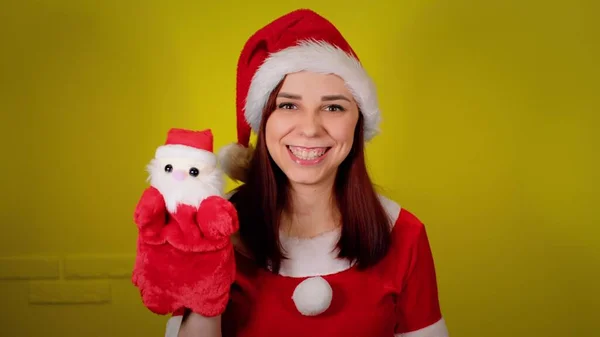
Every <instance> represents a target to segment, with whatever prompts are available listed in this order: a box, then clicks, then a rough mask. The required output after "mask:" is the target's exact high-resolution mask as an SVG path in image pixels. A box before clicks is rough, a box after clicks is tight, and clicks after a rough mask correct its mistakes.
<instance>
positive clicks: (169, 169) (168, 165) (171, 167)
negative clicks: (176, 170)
mask: <svg viewBox="0 0 600 337" xmlns="http://www.w3.org/2000/svg"><path fill="white" fill-rule="evenodd" d="M171 171H173V165H171V164H167V165H165V172H167V173H170V172H171Z"/></svg>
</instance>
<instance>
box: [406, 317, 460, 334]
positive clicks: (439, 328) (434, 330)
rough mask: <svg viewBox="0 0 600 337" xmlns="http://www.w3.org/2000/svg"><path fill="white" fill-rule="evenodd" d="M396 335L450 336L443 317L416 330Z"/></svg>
mask: <svg viewBox="0 0 600 337" xmlns="http://www.w3.org/2000/svg"><path fill="white" fill-rule="evenodd" d="M394 337H448V328H447V327H446V322H445V321H444V319H443V318H441V319H440V320H439V321H437V322H435V323H433V324H431V325H430V326H427V327H424V328H423V329H419V330H416V331H411V332H407V333H400V334H395V335H394Z"/></svg>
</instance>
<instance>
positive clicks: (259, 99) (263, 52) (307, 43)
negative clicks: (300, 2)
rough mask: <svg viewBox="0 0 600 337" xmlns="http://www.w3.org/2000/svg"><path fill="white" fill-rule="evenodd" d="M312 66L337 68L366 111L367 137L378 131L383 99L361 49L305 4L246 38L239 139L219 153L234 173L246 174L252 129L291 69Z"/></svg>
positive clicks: (239, 97) (240, 66)
mask: <svg viewBox="0 0 600 337" xmlns="http://www.w3.org/2000/svg"><path fill="white" fill-rule="evenodd" d="M299 71H312V72H318V73H326V74H336V75H338V76H339V77H341V78H342V79H343V80H344V81H345V83H346V86H347V87H348V89H349V90H350V91H351V92H352V94H353V96H354V99H355V100H356V102H357V103H358V106H359V108H360V111H361V113H362V115H363V117H364V137H365V140H370V139H371V138H373V137H374V136H375V135H376V134H377V133H378V126H379V121H380V111H379V103H378V101H377V94H376V90H375V85H374V83H373V81H372V80H371V78H370V77H369V75H368V74H367V72H366V71H365V70H364V69H363V67H362V65H361V63H360V61H359V59H358V57H357V55H356V53H355V52H354V51H353V50H352V48H351V47H350V45H349V44H348V42H347V41H346V40H345V39H344V37H343V36H342V34H341V33H340V32H339V31H338V29H337V28H336V27H335V26H334V25H333V24H332V23H331V22H329V21H328V20H327V19H325V18H324V17H322V16H320V15H319V14H317V13H315V12H313V11H311V10H308V9H299V10H295V11H293V12H291V13H288V14H286V15H284V16H282V17H280V18H278V19H275V20H274V21H272V22H271V23H269V24H267V25H266V26H265V27H263V28H261V29H260V30H258V31H257V32H256V33H255V34H254V35H252V36H251V37H250V39H249V40H248V41H247V42H246V44H245V46H244V48H243V50H242V52H241V55H240V58H239V60H238V68H237V99H236V113H237V144H230V145H227V146H225V147H223V149H221V151H220V153H219V157H220V161H221V163H222V168H223V170H224V171H225V173H227V174H228V175H229V176H230V177H232V178H234V179H237V180H242V181H243V180H244V178H245V170H246V169H247V166H248V163H249V161H250V158H251V157H252V148H251V147H250V146H249V140H250V134H251V131H254V132H257V131H258V129H259V126H260V123H261V119H262V113H263V108H264V106H265V104H266V102H267V100H268V98H269V96H270V94H271V92H272V91H273V89H274V88H275V87H276V86H277V85H278V84H279V82H280V81H281V80H282V79H283V78H284V77H285V75H286V74H290V73H294V72H299Z"/></svg>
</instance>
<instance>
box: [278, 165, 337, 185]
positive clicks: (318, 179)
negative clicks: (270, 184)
mask: <svg viewBox="0 0 600 337" xmlns="http://www.w3.org/2000/svg"><path fill="white" fill-rule="evenodd" d="M284 173H285V175H286V176H287V178H288V180H289V181H290V182H291V183H294V184H299V185H319V184H322V183H323V182H325V181H328V180H329V178H332V177H334V176H335V172H323V171H322V169H320V168H316V167H313V168H310V167H295V168H288V169H287V170H285V171H284Z"/></svg>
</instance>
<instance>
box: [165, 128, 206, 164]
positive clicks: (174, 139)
mask: <svg viewBox="0 0 600 337" xmlns="http://www.w3.org/2000/svg"><path fill="white" fill-rule="evenodd" d="M155 157H156V158H157V159H162V158H188V159H192V160H198V161H201V162H203V163H206V164H209V165H213V166H214V165H216V163H217V157H216V156H215V154H214V153H213V135H212V131H211V130H210V129H206V130H201V131H195V130H186V129H177V128H172V129H170V130H169V132H168V133H167V140H166V141H165V144H164V145H161V146H159V147H158V148H157V149H156V154H155Z"/></svg>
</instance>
